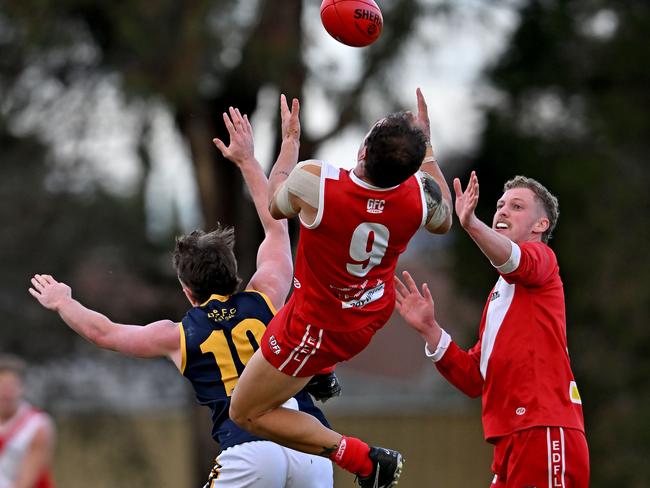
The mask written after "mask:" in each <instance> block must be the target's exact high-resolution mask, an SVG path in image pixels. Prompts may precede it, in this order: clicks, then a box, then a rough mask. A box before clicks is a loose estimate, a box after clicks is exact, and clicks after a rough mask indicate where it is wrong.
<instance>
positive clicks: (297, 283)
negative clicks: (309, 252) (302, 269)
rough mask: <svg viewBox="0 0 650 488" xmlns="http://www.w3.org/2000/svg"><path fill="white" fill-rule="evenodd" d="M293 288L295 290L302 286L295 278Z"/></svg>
mask: <svg viewBox="0 0 650 488" xmlns="http://www.w3.org/2000/svg"><path fill="white" fill-rule="evenodd" d="M293 286H294V287H296V288H300V287H301V286H302V285H301V284H300V281H298V278H296V277H295V276H294V277H293Z"/></svg>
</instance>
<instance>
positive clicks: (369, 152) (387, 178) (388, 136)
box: [365, 112, 427, 188]
mask: <svg viewBox="0 0 650 488" xmlns="http://www.w3.org/2000/svg"><path fill="white" fill-rule="evenodd" d="M426 143H427V141H426V137H425V135H424V134H423V133H422V131H421V130H420V129H418V128H417V127H414V126H413V124H412V123H411V121H410V120H409V117H408V116H407V114H406V113H405V112H398V113H396V114H391V115H389V116H388V117H386V118H385V119H384V120H382V121H381V122H379V123H378V124H377V125H375V127H373V129H372V130H371V131H370V134H368V137H367V138H366V162H365V173H366V176H367V177H368V179H369V180H370V181H371V182H372V183H373V184H374V185H375V186H379V187H381V188H389V187H391V186H395V185H399V184H400V183H402V182H403V181H406V180H407V179H408V178H409V176H411V175H413V174H415V172H416V171H417V170H418V169H419V168H420V164H422V159H424V152H425V150H426Z"/></svg>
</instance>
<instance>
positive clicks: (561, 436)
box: [560, 427, 566, 486]
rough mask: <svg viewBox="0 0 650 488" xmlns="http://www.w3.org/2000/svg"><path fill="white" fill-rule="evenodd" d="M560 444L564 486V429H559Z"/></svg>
mask: <svg viewBox="0 0 650 488" xmlns="http://www.w3.org/2000/svg"><path fill="white" fill-rule="evenodd" d="M560 442H561V444H562V486H565V484H564V472H565V471H566V458H565V453H564V429H563V428H562V427H560Z"/></svg>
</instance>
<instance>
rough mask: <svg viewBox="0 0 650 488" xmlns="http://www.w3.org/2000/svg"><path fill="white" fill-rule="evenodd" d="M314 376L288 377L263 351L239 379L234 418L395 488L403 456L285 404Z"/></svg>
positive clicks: (366, 480) (372, 483)
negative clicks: (331, 427)
mask: <svg viewBox="0 0 650 488" xmlns="http://www.w3.org/2000/svg"><path fill="white" fill-rule="evenodd" d="M309 380H310V377H306V378H298V377H293V376H289V375H286V374H284V373H282V372H280V371H278V370H277V369H276V368H275V367H274V366H272V365H271V364H270V363H269V362H268V361H267V360H266V359H265V358H264V356H263V355H262V351H261V350H258V351H257V352H256V353H255V354H253V357H252V358H251V359H250V361H249V362H248V364H247V365H246V368H245V369H244V372H243V374H242V375H241V377H240V378H239V382H238V383H237V387H236V388H235V390H234V392H233V396H232V400H231V403H230V418H231V419H232V420H233V421H234V422H235V423H236V424H237V425H239V426H240V427H241V428H243V429H246V430H248V431H249V432H252V433H253V434H255V435H258V436H260V437H264V438H266V439H269V440H271V441H274V442H276V443H278V444H281V445H283V446H286V447H289V448H292V449H296V450H298V451H302V452H306V453H309V454H317V455H320V456H325V457H328V458H330V459H331V460H332V461H334V462H335V463H336V464H338V465H339V466H340V467H342V468H343V469H345V470H347V471H350V472H351V473H355V474H357V481H358V483H359V485H361V487H362V488H366V487H368V488H369V487H379V488H390V487H392V486H394V485H395V484H396V483H397V480H398V479H399V477H400V473H401V471H402V463H403V458H402V455H401V454H400V453H399V452H397V451H392V450H390V449H384V448H377V447H372V448H371V447H370V446H368V444H366V443H365V442H363V441H362V440H360V439H356V438H354V437H346V436H342V435H341V434H339V433H337V432H335V431H333V430H331V429H328V428H327V427H325V426H324V425H323V424H321V423H320V422H319V421H318V420H316V419H315V418H314V417H312V416H311V415H308V414H306V413H303V412H300V411H297V410H291V409H289V408H284V407H282V406H281V405H282V404H283V403H284V402H286V401H287V400H288V399H289V398H291V397H292V396H294V395H295V394H296V393H298V392H299V391H300V390H302V388H304V386H305V385H306V384H307V383H308V382H309Z"/></svg>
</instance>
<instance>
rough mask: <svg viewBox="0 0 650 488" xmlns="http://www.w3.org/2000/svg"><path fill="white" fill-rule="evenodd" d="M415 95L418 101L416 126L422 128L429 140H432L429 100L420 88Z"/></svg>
mask: <svg viewBox="0 0 650 488" xmlns="http://www.w3.org/2000/svg"><path fill="white" fill-rule="evenodd" d="M415 96H416V98H417V101H418V114H417V116H416V117H415V126H416V127H417V128H418V129H420V130H421V131H422V132H423V133H424V135H425V137H426V138H427V141H430V140H431V124H430V122H429V109H428V107H427V102H426V100H425V99H424V95H423V94H422V90H420V89H419V88H418V89H416V90H415Z"/></svg>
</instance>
